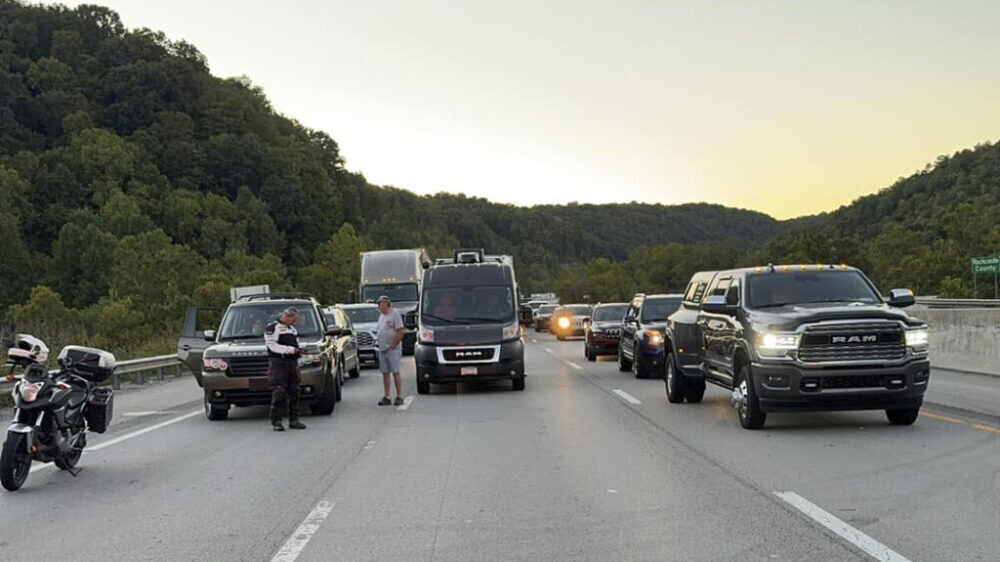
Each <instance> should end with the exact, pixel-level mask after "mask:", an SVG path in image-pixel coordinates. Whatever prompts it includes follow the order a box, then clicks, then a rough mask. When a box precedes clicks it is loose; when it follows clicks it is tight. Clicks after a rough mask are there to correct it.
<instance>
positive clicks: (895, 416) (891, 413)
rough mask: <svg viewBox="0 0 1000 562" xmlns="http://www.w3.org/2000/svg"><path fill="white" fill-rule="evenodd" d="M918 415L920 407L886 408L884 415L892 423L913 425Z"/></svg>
mask: <svg viewBox="0 0 1000 562" xmlns="http://www.w3.org/2000/svg"><path fill="white" fill-rule="evenodd" d="M918 415H920V408H907V409H905V410H886V411H885V417H887V418H889V423H890V424H892V425H913V422H915V421H917V416H918Z"/></svg>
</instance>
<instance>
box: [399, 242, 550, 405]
mask: <svg viewBox="0 0 1000 562" xmlns="http://www.w3.org/2000/svg"><path fill="white" fill-rule="evenodd" d="M517 295H518V292H517V282H516V280H515V278H514V267H513V265H512V260H510V259H509V258H508V257H507V256H487V255H485V254H484V253H483V251H482V250H481V249H476V250H458V251H456V252H455V256H454V258H449V259H443V260H437V262H436V263H435V264H434V265H432V266H431V267H430V268H428V269H427V270H426V271H425V272H424V279H423V284H422V292H421V295H420V304H419V307H418V309H417V310H416V311H414V312H411V313H409V314H407V317H406V322H407V324H408V325H409V326H415V327H416V328H417V343H416V347H415V350H414V356H415V359H416V367H417V369H416V376H417V392H418V393H420V394H426V393H428V392H430V385H431V383H435V384H438V383H456V382H459V381H484V380H510V381H512V383H513V387H514V390H524V341H523V340H522V335H521V319H522V318H523V317H525V315H526V314H530V312H529V311H530V310H531V309H530V308H529V307H525V310H523V311H522V310H521V308H520V307H518V301H517Z"/></svg>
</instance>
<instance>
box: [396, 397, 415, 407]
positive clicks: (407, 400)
mask: <svg viewBox="0 0 1000 562" xmlns="http://www.w3.org/2000/svg"><path fill="white" fill-rule="evenodd" d="M412 403H413V395H412V394H411V395H409V396H407V397H406V398H403V405H402V406H397V407H396V409H397V410H407V409H409V408H410V404H412Z"/></svg>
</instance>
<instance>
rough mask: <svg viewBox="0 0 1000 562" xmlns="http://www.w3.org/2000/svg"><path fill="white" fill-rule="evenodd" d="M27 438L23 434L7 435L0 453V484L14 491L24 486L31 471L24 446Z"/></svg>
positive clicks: (28, 456)
mask: <svg viewBox="0 0 1000 562" xmlns="http://www.w3.org/2000/svg"><path fill="white" fill-rule="evenodd" d="M25 439H27V436H26V435H24V434H23V433H8V434H7V439H6V440H5V441H4V442H3V450H2V451H0V484H2V485H3V487H4V488H6V489H8V490H10V491H12V492H13V491H14V490H17V489H19V488H20V487H21V486H23V485H24V481H25V480H27V479H28V472H29V471H30V470H31V455H29V454H28V451H27V450H26V449H27V447H26V446H25Z"/></svg>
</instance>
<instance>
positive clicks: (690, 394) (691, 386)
mask: <svg viewBox="0 0 1000 562" xmlns="http://www.w3.org/2000/svg"><path fill="white" fill-rule="evenodd" d="M686 384H687V388H686V389H684V398H687V401H688V402H689V403H691V404H698V403H700V402H701V399H702V398H704V397H705V381H703V380H693V381H692V380H689V381H687V382H686Z"/></svg>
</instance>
